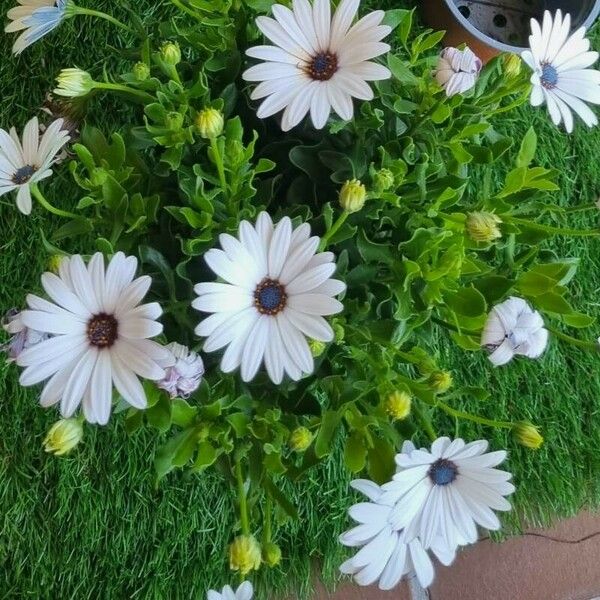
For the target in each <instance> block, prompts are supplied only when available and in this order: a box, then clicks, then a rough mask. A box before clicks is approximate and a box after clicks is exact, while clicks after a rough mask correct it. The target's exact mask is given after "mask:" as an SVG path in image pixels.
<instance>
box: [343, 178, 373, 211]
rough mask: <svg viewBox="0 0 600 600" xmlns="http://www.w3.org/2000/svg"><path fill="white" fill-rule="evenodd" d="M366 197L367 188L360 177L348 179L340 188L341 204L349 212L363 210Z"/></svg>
mask: <svg viewBox="0 0 600 600" xmlns="http://www.w3.org/2000/svg"><path fill="white" fill-rule="evenodd" d="M366 198H367V190H366V189H365V186H364V185H363V184H362V183H361V182H360V181H359V180H358V179H352V181H346V183H345V184H344V185H343V186H342V189H341V190H340V206H341V207H342V208H343V209H344V210H345V211H346V212H348V213H355V212H358V211H359V210H362V207H363V206H364V205H365V200H366Z"/></svg>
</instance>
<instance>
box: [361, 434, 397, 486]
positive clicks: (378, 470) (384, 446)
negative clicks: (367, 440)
mask: <svg viewBox="0 0 600 600" xmlns="http://www.w3.org/2000/svg"><path fill="white" fill-rule="evenodd" d="M395 454H396V451H395V449H394V447H393V446H392V445H391V444H390V443H389V442H388V441H386V440H383V439H381V438H374V439H373V446H372V447H371V448H369V451H368V453H367V458H368V466H367V470H368V473H369V477H370V478H371V479H372V480H373V481H374V482H375V483H378V484H379V485H383V484H384V483H387V482H388V481H390V480H391V479H392V476H393V475H394V471H395V470H396V465H395V463H394V456H395Z"/></svg>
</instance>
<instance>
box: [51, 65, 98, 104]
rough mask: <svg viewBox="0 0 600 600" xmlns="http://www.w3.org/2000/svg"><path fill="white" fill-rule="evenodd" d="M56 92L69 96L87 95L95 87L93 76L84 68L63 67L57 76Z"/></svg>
mask: <svg viewBox="0 0 600 600" xmlns="http://www.w3.org/2000/svg"><path fill="white" fill-rule="evenodd" d="M56 84H57V87H56V88H55V89H54V93H55V94H57V95H58V96H66V97H67V98H80V97H82V96H87V95H88V94H89V93H90V92H91V91H92V90H93V89H94V80H93V79H92V76H91V75H90V74H89V73H88V72H87V71H84V70H82V69H76V68H71V69H63V70H62V71H61V72H60V73H59V74H58V77H57V78H56Z"/></svg>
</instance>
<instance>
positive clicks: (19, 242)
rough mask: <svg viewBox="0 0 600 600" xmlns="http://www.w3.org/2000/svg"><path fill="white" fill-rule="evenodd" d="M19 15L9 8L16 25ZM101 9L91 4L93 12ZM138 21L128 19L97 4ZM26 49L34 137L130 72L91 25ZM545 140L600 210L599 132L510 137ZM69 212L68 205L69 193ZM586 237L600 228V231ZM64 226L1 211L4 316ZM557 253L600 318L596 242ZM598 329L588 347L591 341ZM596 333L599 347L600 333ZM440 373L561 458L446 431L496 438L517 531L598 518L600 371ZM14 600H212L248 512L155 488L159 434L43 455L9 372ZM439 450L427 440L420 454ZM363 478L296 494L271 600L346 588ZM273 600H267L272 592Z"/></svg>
mask: <svg viewBox="0 0 600 600" xmlns="http://www.w3.org/2000/svg"><path fill="white" fill-rule="evenodd" d="M12 4H13V1H12V0H6V1H5V2H2V5H3V6H2V10H0V12H2V13H4V12H5V7H9V6H11V5H12ZM88 4H90V5H91V3H88ZM94 8H97V9H99V10H103V9H106V10H108V11H109V12H114V13H115V14H117V15H118V16H121V17H123V18H125V13H124V12H122V11H120V10H119V3H118V2H116V1H113V2H108V1H104V2H100V1H99V2H97V3H94ZM136 8H138V9H139V11H140V14H143V15H144V18H145V19H148V20H152V18H153V14H152V13H153V12H155V11H156V12H158V11H160V14H161V15H164V14H167V13H169V12H172V11H173V9H172V7H171V4H170V3H169V2H166V1H165V2H162V3H159V2H155V1H153V0H139V1H138V2H136ZM13 40H14V37H13V36H6V35H0V55H1V56H3V57H4V60H3V61H2V62H1V63H0V81H1V82H2V84H3V85H2V95H1V96H0V126H2V127H5V128H6V127H7V126H9V125H11V124H15V125H17V126H18V128H20V127H22V125H23V124H24V123H25V121H26V120H27V119H28V118H29V117H30V116H31V114H32V110H33V109H34V108H35V107H36V106H38V105H40V104H41V102H42V101H43V98H44V95H45V91H46V90H47V89H49V88H51V87H52V79H53V77H54V76H55V75H56V73H57V72H58V71H59V70H60V68H62V67H66V66H72V65H78V66H82V67H85V68H87V69H89V70H90V71H91V72H92V73H93V74H100V72H101V68H102V65H103V63H104V60H105V59H107V60H109V61H110V63H111V64H113V65H114V64H116V63H117V62H119V61H121V60H123V57H122V53H121V52H120V50H119V48H121V47H123V43H122V42H121V41H119V37H118V35H117V33H116V31H115V30H114V29H113V28H112V27H111V26H110V25H108V24H106V23H104V22H100V21H98V20H90V19H86V18H78V19H77V20H75V21H73V22H68V23H66V24H64V25H63V26H61V28H60V30H58V31H57V32H55V33H54V34H52V35H51V36H49V37H48V38H47V39H45V40H44V41H42V42H40V43H38V44H37V45H35V46H34V47H33V48H30V49H29V50H28V51H26V52H25V53H24V55H23V56H22V57H20V58H18V59H15V58H13V57H10V54H9V50H10V45H11V44H12V41H13ZM123 110H124V109H123V108H122V105H121V104H120V103H119V101H118V100H116V99H103V100H102V101H101V102H98V103H97V104H96V110H95V112H93V113H92V114H91V115H90V118H91V119H92V120H94V121H96V124H99V125H100V126H103V127H105V128H106V130H107V131H110V124H111V123H112V122H120V121H122V111H123ZM530 124H533V125H534V126H535V127H536V130H537V131H538V135H539V139H540V143H539V152H538V156H537V161H538V162H539V163H540V164H542V165H544V166H549V167H554V168H557V169H559V170H560V172H561V176H560V184H561V192H560V197H561V201H562V202H563V203H564V204H565V205H569V206H573V205H577V204H579V203H586V202H590V201H593V200H595V199H596V197H597V196H598V194H599V193H600V190H599V189H598V187H597V186H599V185H600V183H598V182H600V166H598V163H597V156H598V149H599V147H600V129H596V130H594V131H592V132H590V131H588V130H586V129H585V128H584V126H582V125H580V126H579V128H578V130H577V132H576V133H575V134H574V135H573V136H570V137H569V136H566V135H565V134H563V133H561V132H559V131H558V130H556V129H555V128H554V127H553V126H552V125H551V124H550V123H549V121H548V119H547V116H546V115H545V114H544V111H543V110H537V111H533V110H531V109H529V108H524V109H522V110H520V111H518V112H517V113H511V114H510V116H509V118H508V120H507V121H505V122H504V123H503V124H502V127H503V128H505V130H506V131H507V133H510V134H511V135H513V136H514V138H515V139H516V140H518V139H519V138H521V137H522V135H523V134H524V132H525V131H526V130H527V128H528V127H529V126H530ZM72 189H73V188H72V187H71V186H70V184H69V176H68V174H67V173H66V172H65V170H63V171H62V173H61V174H60V175H59V176H58V182H57V180H54V181H53V184H52V186H51V187H49V186H46V190H48V196H50V197H52V198H53V199H56V201H57V203H59V204H61V203H62V204H64V205H65V206H67V205H69V203H70V202H72V201H73V200H74V199H75V198H76V197H75V196H73V195H71V194H70V191H71V190H72ZM58 190H61V191H62V194H61V195H62V196H63V197H59V191H58ZM577 223H578V224H580V225H585V226H588V227H589V226H594V227H597V225H598V215H597V214H595V213H593V214H587V215H582V216H580V217H579V219H578V221H577ZM55 226H56V223H55V222H54V221H53V220H51V219H49V218H47V217H46V216H45V215H44V214H43V212H42V211H41V210H35V209H34V214H33V216H31V217H29V218H26V217H23V216H22V215H20V213H18V212H17V211H16V209H15V208H14V199H13V198H12V197H9V196H4V197H2V198H1V199H0V250H1V254H0V278H1V279H0V281H1V283H0V309H1V310H2V312H4V310H5V309H8V308H10V307H12V306H20V305H22V302H23V299H24V296H25V294H26V293H27V292H28V291H30V290H33V289H36V288H37V287H38V286H39V274H40V272H41V271H42V270H44V266H45V262H46V259H47V257H46V254H45V251H44V250H43V248H42V247H41V244H40V237H39V232H40V230H43V231H47V232H50V231H52V229H53V228H54V227H55ZM552 247H553V248H555V249H556V250H557V252H559V253H560V255H562V256H578V257H580V259H581V267H580V271H579V273H578V276H577V278H576V280H575V281H574V282H573V283H572V284H571V286H572V290H573V292H574V295H575V304H576V305H577V306H578V308H580V309H582V310H587V311H588V312H591V313H592V314H594V315H596V316H600V303H599V301H598V291H599V290H600V273H599V272H598V269H597V265H598V263H599V259H600V244H599V242H598V241H596V240H590V239H588V240H586V241H583V242H582V241H580V240H566V241H565V240H560V239H556V240H554V241H553V242H552ZM592 333H593V328H592V330H590V332H586V335H592ZM597 333H600V328H599V331H598V332H597ZM439 342H440V343H439V344H438V346H439V355H440V362H441V364H444V365H445V366H447V367H448V368H451V369H452V370H453V373H454V377H455V379H456V380H457V381H459V382H461V383H464V384H468V385H482V386H485V387H489V388H490V389H491V390H493V394H492V396H491V397H490V399H488V400H486V401H485V402H478V401H476V400H474V399H469V400H464V401H459V400H457V401H455V406H456V407H457V408H461V409H464V410H468V411H472V412H476V413H479V414H482V415H484V416H487V417H490V418H495V419H503V418H508V419H530V420H532V421H533V422H535V423H537V424H539V425H541V426H542V427H543V429H544V435H545V437H546V444H545V445H544V447H543V448H542V449H541V450H540V451H538V452H531V451H528V450H526V449H524V448H520V447H519V446H517V445H516V444H515V443H514V442H513V441H512V440H511V439H510V434H507V432H505V431H495V430H492V429H490V428H484V427H479V426H473V425H471V424H469V423H466V422H460V423H459V424H456V423H455V422H454V421H453V420H450V419H448V418H447V417H445V416H444V415H442V414H437V415H436V419H435V422H434V424H435V426H436V427H437V428H438V429H439V430H440V431H444V432H454V431H455V428H456V431H457V432H458V433H459V434H460V435H464V436H466V437H469V438H475V437H479V436H481V437H486V438H489V439H490V440H491V443H492V445H493V446H494V447H496V448H508V449H509V450H510V457H509V461H508V468H509V469H510V470H511V471H512V472H513V473H514V474H515V482H516V483H517V487H518V491H517V493H516V495H515V497H514V501H515V511H514V512H513V513H512V514H511V515H509V516H507V517H506V518H505V523H506V524H507V529H509V530H511V531H515V530H518V528H519V526H520V524H521V523H522V522H523V521H522V519H523V518H524V519H526V520H528V521H530V522H535V523H538V522H539V523H546V522H548V521H549V520H550V519H552V518H556V517H559V516H563V515H569V514H572V513H574V512H576V511H577V510H578V509H579V508H581V507H582V506H583V505H590V506H598V505H599V504H600V483H599V479H600V478H598V473H599V472H600V464H599V463H600V457H599V455H598V452H597V449H598V447H600V443H599V442H600V419H598V418H597V413H598V412H599V411H600V375H599V374H598V366H600V361H599V360H598V355H591V354H586V353H583V352H581V351H580V350H578V349H574V348H571V347H567V346H565V345H564V344H559V343H557V342H556V340H553V341H552V343H551V347H550V349H549V351H548V352H547V353H546V354H545V355H544V357H543V358H542V359H541V360H540V361H538V362H529V361H524V360H520V361H516V362H515V363H514V364H513V365H511V367H508V368H504V369H499V370H495V369H493V368H492V366H491V365H490V363H489V362H488V361H487V360H486V358H485V357H484V356H483V354H482V353H465V352H463V351H461V350H460V349H457V348H455V347H453V346H452V345H451V344H449V343H447V342H448V338H447V337H440V338H439ZM0 414H1V420H0V597H1V598H25V597H29V598H52V599H56V598H60V599H61V600H66V599H70V598H77V599H86V598H90V599H91V598H93V599H97V598H129V597H132V598H140V599H141V598H143V599H146V598H169V599H171V598H199V599H200V598H204V597H205V591H206V589H207V588H208V587H217V586H218V587H221V586H222V585H224V584H225V583H227V582H228V581H233V580H234V578H233V576H232V575H231V574H230V573H229V572H228V571H227V565H226V560H225V548H226V546H227V544H228V542H229V541H230V537H231V532H232V528H233V527H234V525H235V519H236V517H235V508H234V497H233V494H232V491H231V490H230V488H229V486H228V484H227V483H226V482H225V481H223V480H222V478H221V477H220V476H218V475H217V474H215V473H212V472H209V473H206V474H203V475H201V476H189V475H186V474H181V473H176V474H174V475H172V476H169V477H168V478H167V479H166V480H165V481H164V482H163V484H162V485H161V487H160V488H159V489H158V490H155V488H154V485H153V483H154V476H153V471H152V469H153V467H152V460H153V456H154V452H155V449H156V447H157V445H158V442H157V440H156V438H155V437H154V436H153V434H152V433H150V432H142V433H140V434H136V435H134V436H132V437H128V436H127V434H126V432H125V430H124V427H123V425H122V423H121V421H120V420H119V419H118V418H115V419H113V420H112V421H111V423H110V425H109V426H107V427H105V428H92V427H90V428H87V429H86V437H85V440H84V443H83V444H82V446H81V447H80V448H79V449H78V450H77V451H76V452H75V453H74V454H73V455H72V456H71V457H69V458H65V459H56V458H54V457H51V456H48V455H46V454H45V453H44V452H43V450H42V445H41V442H42V439H43V437H44V434H45V431H46V429H47V428H48V426H49V425H50V424H51V423H52V422H53V421H54V420H55V419H56V413H54V412H53V411H45V410H42V409H41V408H40V407H39V406H38V404H37V391H36V390H24V389H22V388H21V387H20V386H19V385H18V383H17V369H16V368H15V367H14V366H9V365H6V364H5V363H4V362H3V361H0ZM420 441H422V442H423V443H425V441H426V440H424V439H422V440H420ZM349 479H350V478H349V476H348V475H347V474H346V473H345V471H344V468H343V466H342V464H341V458H340V456H339V455H336V456H334V457H332V458H331V459H330V460H328V461H327V462H326V463H324V464H323V465H321V466H319V467H318V468H316V469H314V470H313V471H311V472H310V473H309V474H308V475H307V477H306V478H305V479H304V480H303V481H302V482H300V483H299V484H298V485H297V486H295V487H294V488H291V487H290V488H289V489H290V493H291V495H292V497H293V500H294V502H295V503H296V504H297V505H298V507H299V512H300V520H299V521H297V522H293V523H287V524H286V525H285V526H283V528H282V529H281V530H280V532H279V537H278V539H277V541H278V542H279V543H280V544H281V546H282V547H283V550H284V560H283V562H282V564H281V566H280V567H279V568H276V569H274V570H263V571H261V573H260V575H259V580H260V581H261V582H262V583H261V584H260V593H259V595H258V596H257V598H258V600H264V599H266V598H269V599H272V600H275V599H280V598H285V597H286V592H289V593H291V595H292V596H295V595H296V594H297V595H298V596H299V597H307V596H308V594H309V592H310V589H311V583H310V581H311V575H310V568H311V565H312V564H314V563H315V562H318V563H319V564H320V565H321V566H322V567H323V576H324V578H325V580H326V581H328V582H332V581H333V580H334V578H335V576H336V569H337V566H338V564H339V563H340V562H341V560H342V558H343V557H344V556H345V555H346V552H345V550H344V549H342V548H341V547H340V546H339V545H338V543H337V535H338V534H339V533H340V532H341V531H342V530H343V529H345V528H346V527H347V526H348V521H347V518H346V516H345V511H346V509H347V507H348V505H349V504H350V503H351V502H352V501H353V497H352V496H351V495H350V494H349V493H348V485H347V484H348V481H349ZM267 590H268V591H267Z"/></svg>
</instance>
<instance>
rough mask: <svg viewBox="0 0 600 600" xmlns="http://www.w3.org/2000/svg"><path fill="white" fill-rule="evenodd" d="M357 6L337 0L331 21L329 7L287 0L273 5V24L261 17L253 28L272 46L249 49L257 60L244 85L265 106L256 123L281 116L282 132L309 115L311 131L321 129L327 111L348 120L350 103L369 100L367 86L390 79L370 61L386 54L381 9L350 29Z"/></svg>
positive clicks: (321, 1)
mask: <svg viewBox="0 0 600 600" xmlns="http://www.w3.org/2000/svg"><path fill="white" fill-rule="evenodd" d="M359 5H360V0H341V2H340V3H339V5H338V7H337V10H336V11H335V13H334V14H333V16H332V14H331V1H330V0H314V2H313V3H312V4H311V3H310V2H309V1H308V0H293V2H292V6H291V8H288V7H287V6H283V5H282V4H274V5H273V6H272V8H271V10H272V11H273V16H274V17H275V18H274V19H271V18H270V17H265V16H260V17H258V18H257V19H256V25H257V26H258V28H259V29H260V30H261V32H262V33H263V34H264V35H265V37H267V38H268V39H269V40H271V41H272V42H273V44H274V45H265V46H255V47H254V48H249V49H248V51H247V52H246V54H247V55H248V56H250V57H252V58H257V59H259V60H262V61H264V62H262V63H261V64H258V65H255V66H253V67H250V68H249V69H247V70H246V71H245V72H244V74H243V78H244V79H245V80H246V81H252V82H254V81H259V82H261V83H259V84H258V85H257V86H256V88H255V89H254V91H253V92H252V95H251V98H252V99H253V100H259V99H263V98H264V101H263V102H262V104H261V105H260V108H259V109H258V117H259V118H261V119H264V118H266V117H269V116H271V115H274V114H275V113H278V112H279V111H282V110H283V117H282V121H281V128H282V129H283V131H288V130H290V129H291V128H292V127H295V126H296V125H298V123H300V121H302V119H303V118H304V117H305V116H306V114H307V113H310V117H311V120H312V122H313V125H314V126H315V127H316V128H317V129H322V128H323V127H325V124H326V123H327V120H328V119H329V115H330V114H331V111H332V109H333V111H334V112H336V113H337V114H338V115H339V116H340V117H341V118H342V119H344V120H350V119H351V118H352V115H353V112H354V107H353V104H352V99H353V98H358V99H359V100H372V99H373V90H372V89H371V88H370V86H369V85H368V83H367V82H368V81H380V80H382V79H388V78H389V77H391V73H390V70H389V69H388V68H387V67H385V66H383V65H381V64H379V63H376V62H373V61H372V60H373V59H374V58H376V57H378V56H381V55H382V54H385V53H386V52H388V51H389V49H390V46H389V45H388V44H385V43H383V42H382V41H381V40H382V39H383V38H385V37H386V36H387V35H389V33H390V32H391V30H392V29H391V27H389V26H388V25H382V24H381V22H382V20H383V18H384V16H385V12H384V11H383V10H377V11H375V12H372V13H369V14H368V15H366V16H365V17H363V18H362V19H360V20H359V21H357V22H356V23H354V24H353V21H354V17H355V16H356V13H357V12H358V8H359Z"/></svg>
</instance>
